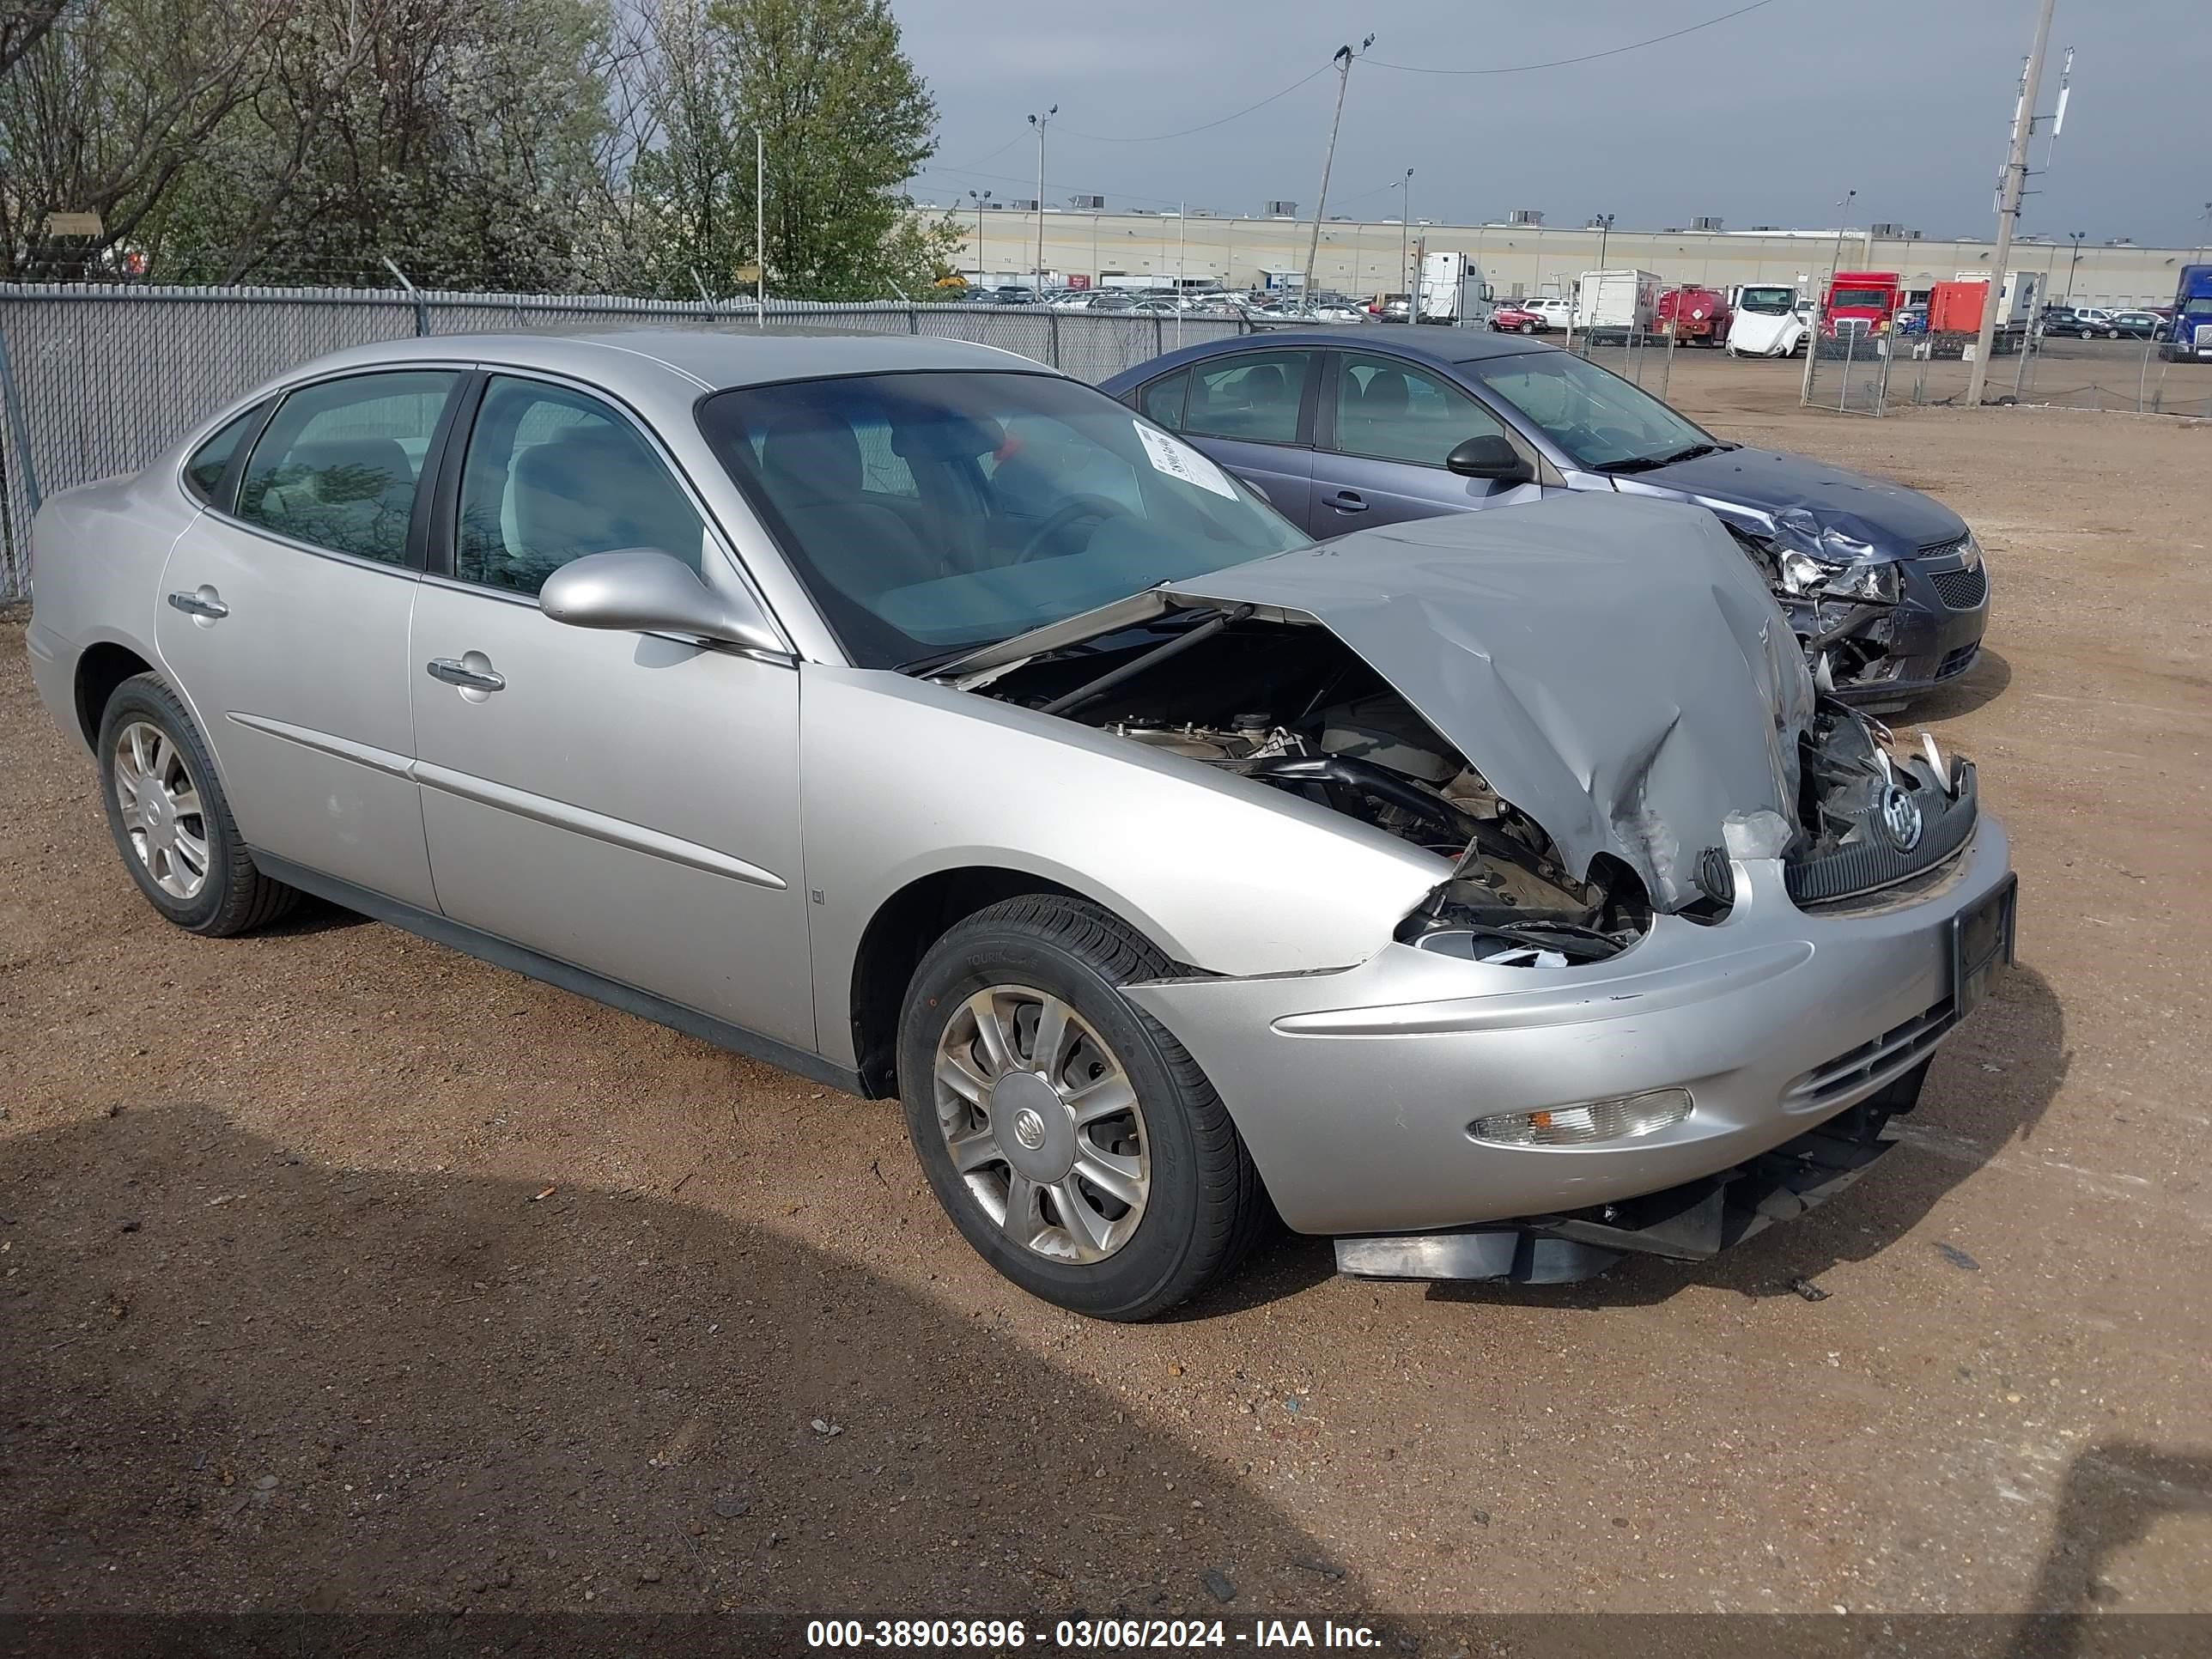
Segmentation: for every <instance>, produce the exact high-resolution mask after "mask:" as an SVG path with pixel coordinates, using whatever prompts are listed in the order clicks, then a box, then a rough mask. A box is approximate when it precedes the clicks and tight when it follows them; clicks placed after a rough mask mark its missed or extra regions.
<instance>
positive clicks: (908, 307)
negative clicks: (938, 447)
mask: <svg viewBox="0 0 2212 1659" xmlns="http://www.w3.org/2000/svg"><path fill="white" fill-rule="evenodd" d="M642 324H654V325H660V326H664V327H665V326H671V325H673V326H683V327H696V328H712V329H720V330H725V331H728V330H745V329H753V328H761V327H763V326H764V327H765V328H766V329H767V330H768V331H770V332H773V331H777V330H780V329H792V330H795V329H802V328H803V329H806V330H810V331H818V330H823V329H833V330H850V331H854V332H855V333H867V334H927V335H931V336H933V337H938V338H942V339H957V340H970V341H974V342H975V343H979V344H982V345H990V346H998V347H1000V348H1002V349H1006V350H1008V351H1013V352H1018V353H1019V354H1020V355H1021V356H1024V357H1030V358H1034V359H1035V360H1036V361H1037V362H1042V363H1048V364H1050V365H1052V366H1053V367H1054V368H1058V369H1060V370H1061V371H1063V372H1064V373H1066V374H1071V375H1073V376H1074V377H1075V378H1076V379H1078V380H1086V381H1091V382H1094V383H1095V382H1097V381H1099V380H1104V379H1106V378H1107V377H1108V376H1109V375H1111V374H1118V373H1119V372H1120V371H1121V370H1122V369H1124V368H1129V367H1130V366H1131V365H1133V364H1135V363H1140V362H1145V361H1146V359H1148V358H1151V357H1154V356H1158V355H1159V354H1160V353H1161V352H1163V351H1170V350H1173V349H1175V348H1176V346H1177V345H1189V344H1196V343H1199V342H1200V341H1203V340H1212V339H1218V338H1220V337H1224V336H1226V335H1234V334H1240V333H1243V332H1247V331H1249V325H1247V324H1245V323H1244V322H1243V319H1240V318H1235V317H1196V316H1193V317H1180V316H1158V317H1154V316H1143V317H1127V316H1115V315H1109V314H1103V313H1085V312H1056V311H1050V310H1048V309H1047V308H1045V307H1042V306H1034V305H1031V306H986V305H976V304H972V303H965V302H962V303H947V304H937V305H914V304H907V303H903V302H894V303H890V304H867V305H829V304H816V303H811V302H807V301H777V300H771V301H769V304H768V307H767V310H766V312H765V313H763V312H762V311H761V310H760V309H759V308H758V307H757V306H756V305H755V304H754V303H753V302H752V301H714V302H709V301H705V300H701V301H696V302H689V303H683V302H677V301H665V300H633V299H624V298H621V297H618V296H598V295H593V296H576V295H520V294H499V295H495V294H458V293H443V292H432V291H429V290H426V289H185V288H152V287H146V288H125V287H118V288H97V287H82V286H76V285H60V284H54V285H44V284H0V601H4V600H9V599H21V598H23V597H24V596H25V595H26V594H27V592H29V591H30V568H29V564H30V526H31V516H32V514H33V513H34V512H35V511H36V510H37V507H38V503H39V501H40V498H41V496H42V495H52V493H53V492H54V491H56V490H58V489H69V488H70V487H71V486H72V485H75V484H80V483H88V482H89V481H90V480H92V479H94V478H105V477H112V476H114V475H115V474H117V473H121V472H130V471H136V470H137V469H138V468H140V467H142V466H144V465H146V464H147V463H148V462H149V461H151V460H152V459H154V458H155V456H156V455H158V454H160V453H161V452H162V451H163V450H164V449H166V448H167V447H168V446H169V445H170V444H172V443H173V442H175V441H176V440H177V439H178V438H179V437H180V436H181V435H183V434H184V433H185V431H186V430H187V429H188V428H191V426H192V425H194V424H195V423H197V422H198V421H200V420H202V419H203V418H204V417H205V416H208V415H210V414H212V413H213V412H214V411H215V410H217V409H219V408H220V407H222V404H225V403H227V402H228V401H229V400H231V399H232V398H237V397H240V396H241V395H243V394H244V393H245V392H249V391H251V390H252V388H253V387H254V386H258V385H260V384H261V383H262V382H263V381H264V380H269V379H270V378H271V377H273V376H275V375H277V374H283V372H284V371H285V370H287V369H289V368H294V367H296V366H297V365H299V364H301V363H303V362H307V360H308V359H310V358H313V357H319V356H322V355H323V354H325V352H331V351H337V350H339V349H342V348H343V347H346V346H355V345H367V344H370V343H374V342H376V341H380V340H392V339H401V338H407V337H415V336H428V335H436V334H459V333H477V332H486V331H512V330H518V329H558V328H594V327H595V328H607V327H623V326H635V325H642Z"/></svg>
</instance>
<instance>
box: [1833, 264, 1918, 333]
mask: <svg viewBox="0 0 2212 1659" xmlns="http://www.w3.org/2000/svg"><path fill="white" fill-rule="evenodd" d="M1902 303H1904V290H1903V289H1900V288H1899V286H1898V281H1897V273H1896V272H1895V271H1893V270H1839V271H1838V272H1837V273H1836V274H1835V275H1834V276H1832V277H1831V278H1830V279H1829V282H1828V292H1827V296H1826V299H1825V300H1824V301H1823V302H1822V304H1821V306H1820V332H1821V333H1823V334H1826V335H1835V334H1838V333H1843V334H1887V332H1888V331H1889V329H1890V325H1891V324H1892V323H1893V322H1894V321H1895V320H1896V317H1897V308H1898V307H1899V305H1901V304H1902Z"/></svg>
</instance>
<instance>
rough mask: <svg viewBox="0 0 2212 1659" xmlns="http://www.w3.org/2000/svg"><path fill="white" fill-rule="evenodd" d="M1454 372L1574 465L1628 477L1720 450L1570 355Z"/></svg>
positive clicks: (1489, 361) (1499, 361)
mask: <svg viewBox="0 0 2212 1659" xmlns="http://www.w3.org/2000/svg"><path fill="white" fill-rule="evenodd" d="M1460 372H1461V373H1462V374H1466V375H1469V376H1471V377H1472V378H1474V380H1479V381H1480V382H1481V383H1482V385H1483V386H1485V387H1486V388H1487V389H1488V391H1489V392H1490V393H1491V395H1492V396H1493V397H1495V398H1499V399H1501V400H1503V401H1504V402H1505V403H1508V404H1511V405H1512V406H1513V407H1514V408H1515V409H1516V410H1519V411H1520V412H1521V413H1522V415H1523V416H1526V417H1527V418H1528V420H1530V421H1532V422H1534V423H1535V425H1536V426H1537V427H1538V428H1540V429H1541V431H1542V432H1543V434H1544V435H1545V436H1546V437H1547V438H1549V439H1550V440H1551V441H1553V443H1555V444H1557V445H1558V446H1559V447H1560V448H1561V449H1563V450H1565V452H1566V453H1567V454H1568V456H1569V457H1571V459H1573V460H1574V462H1575V464H1576V465H1578V466H1583V467H1587V468H1590V469H1592V470H1594V471H1637V470H1639V469H1642V468H1646V467H1652V466H1662V465H1665V464H1666V463H1667V462H1668V461H1670V460H1680V459H1684V458H1685V457H1686V456H1688V455H1690V454H1692V453H1695V454H1704V453H1707V452H1709V451H1711V450H1712V449H1715V448H1718V447H1720V446H1719V445H1718V444H1717V443H1716V442H1715V441H1714V439H1713V437H1712V435H1711V434H1710V433H1708V432H1706V431H1705V430H1704V429H1703V428H1699V427H1697V426H1694V425H1692V423H1691V422H1689V421H1687V420H1686V419H1685V418H1684V417H1683V416H1680V415H1677V414H1676V413H1675V412H1674V410H1671V409H1669V408H1668V407H1667V405H1666V404H1662V403H1661V402H1660V401H1659V400H1658V399H1657V398H1655V397H1653V396H1652V395H1651V394H1650V392H1645V391H1644V390H1643V389H1642V388H1640V387H1638V386H1632V385H1631V384H1629V382H1627V381H1626V380H1622V379H1621V378H1620V376H1619V375H1618V374H1612V373H1609V372H1608V371H1607V370H1605V369H1602V368H1598V367H1597V365H1595V363H1592V362H1586V361H1585V360H1584V359H1583V358H1581V357H1577V356H1575V355H1574V354H1573V353H1572V352H1571V351H1532V352H1528V353H1526V354H1524V355H1516V356H1510V357H1478V358H1476V359H1475V360H1474V362H1466V363H1462V364H1461V365H1460Z"/></svg>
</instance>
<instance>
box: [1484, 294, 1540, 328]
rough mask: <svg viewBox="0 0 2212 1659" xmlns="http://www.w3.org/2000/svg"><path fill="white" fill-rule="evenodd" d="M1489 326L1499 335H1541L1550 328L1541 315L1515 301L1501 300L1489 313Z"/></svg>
mask: <svg viewBox="0 0 2212 1659" xmlns="http://www.w3.org/2000/svg"><path fill="white" fill-rule="evenodd" d="M1490 325H1491V327H1492V328H1493V329H1495V330H1496V331H1498V333H1500V334H1541V333H1543V332H1544V331H1546V330H1547V329H1549V328H1550V327H1551V325H1550V324H1549V323H1547V322H1546V321H1545V320H1544V319H1543V315H1542V313H1539V312H1536V311H1532V310H1528V309H1527V308H1525V307H1522V304H1521V302H1520V301H1517V300H1502V301H1499V302H1498V309H1497V310H1495V311H1493V312H1492V313H1490Z"/></svg>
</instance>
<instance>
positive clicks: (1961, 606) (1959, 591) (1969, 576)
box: [1928, 565, 1990, 611]
mask: <svg viewBox="0 0 2212 1659" xmlns="http://www.w3.org/2000/svg"><path fill="white" fill-rule="evenodd" d="M1928 580H1929V581H1931V582H1933V583H1935V584H1936V593H1937V594H1938V595H1939V596H1940V597H1941V598H1942V601H1943V603H1944V604H1946V605H1949V606H1950V607H1951V609H1952V610H1954V611H1972V609H1973V608H1974V607H1975V606H1976V605H1979V604H1981V602H1982V601H1983V600H1984V599H1988V598H1989V596H1990V579H1989V576H1988V574H1987V573H1986V572H1984V570H1983V569H1982V568H1981V567H1980V566H1979V565H1976V566H1975V567H1974V568H1972V569H1971V570H1938V571H1935V572H1932V573H1930V574H1929V578H1928Z"/></svg>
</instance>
